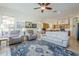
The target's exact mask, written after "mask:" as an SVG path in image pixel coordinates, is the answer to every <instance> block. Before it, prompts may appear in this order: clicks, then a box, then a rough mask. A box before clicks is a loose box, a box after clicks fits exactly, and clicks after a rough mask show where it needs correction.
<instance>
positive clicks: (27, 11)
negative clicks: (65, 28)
mask: <svg viewBox="0 0 79 59" xmlns="http://www.w3.org/2000/svg"><path fill="white" fill-rule="evenodd" d="M38 6H39V5H38V4H36V3H0V15H1V16H4V15H8V16H13V17H16V18H18V19H25V20H32V21H50V22H51V21H52V22H53V21H54V20H57V19H62V18H65V17H71V16H74V15H77V14H79V4H78V3H51V4H50V5H49V6H51V7H52V8H53V10H50V11H45V12H44V13H41V12H40V10H34V9H33V8H35V7H38ZM54 10H56V11H58V12H57V13H54V12H53V11H54Z"/></svg>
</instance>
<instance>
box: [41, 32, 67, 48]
mask: <svg viewBox="0 0 79 59" xmlns="http://www.w3.org/2000/svg"><path fill="white" fill-rule="evenodd" d="M42 40H45V41H48V42H50V43H54V44H57V45H60V46H63V47H67V45H68V32H65V31H64V32H63V31H62V32H61V31H56V32H53V31H52V32H50V31H48V32H46V34H45V35H44V36H42Z"/></svg>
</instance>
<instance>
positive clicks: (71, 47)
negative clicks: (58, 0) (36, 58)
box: [0, 3, 79, 56]
mask: <svg viewBox="0 0 79 59" xmlns="http://www.w3.org/2000/svg"><path fill="white" fill-rule="evenodd" d="M78 7H79V4H78V3H71V4H70V3H66V4H65V3H2V4H1V3H0V56H79V12H78V11H79V8H78Z"/></svg>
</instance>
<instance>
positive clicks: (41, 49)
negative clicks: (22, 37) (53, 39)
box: [10, 41, 77, 56]
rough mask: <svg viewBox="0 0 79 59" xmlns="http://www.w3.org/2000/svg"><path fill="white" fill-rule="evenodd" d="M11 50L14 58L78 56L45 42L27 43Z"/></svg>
mask: <svg viewBox="0 0 79 59" xmlns="http://www.w3.org/2000/svg"><path fill="white" fill-rule="evenodd" d="M10 48H11V55H12V56H77V54H76V53H74V52H72V51H69V50H67V49H66V48H64V47H61V46H58V45H55V44H52V43H49V42H45V41H27V42H24V43H21V44H17V45H12V46H10Z"/></svg>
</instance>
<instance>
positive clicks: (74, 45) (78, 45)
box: [68, 36, 79, 53]
mask: <svg viewBox="0 0 79 59" xmlns="http://www.w3.org/2000/svg"><path fill="white" fill-rule="evenodd" d="M68 49H70V50H72V51H75V52H78V53H79V41H77V39H76V38H75V37H74V36H71V37H70V38H69V47H68Z"/></svg>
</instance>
